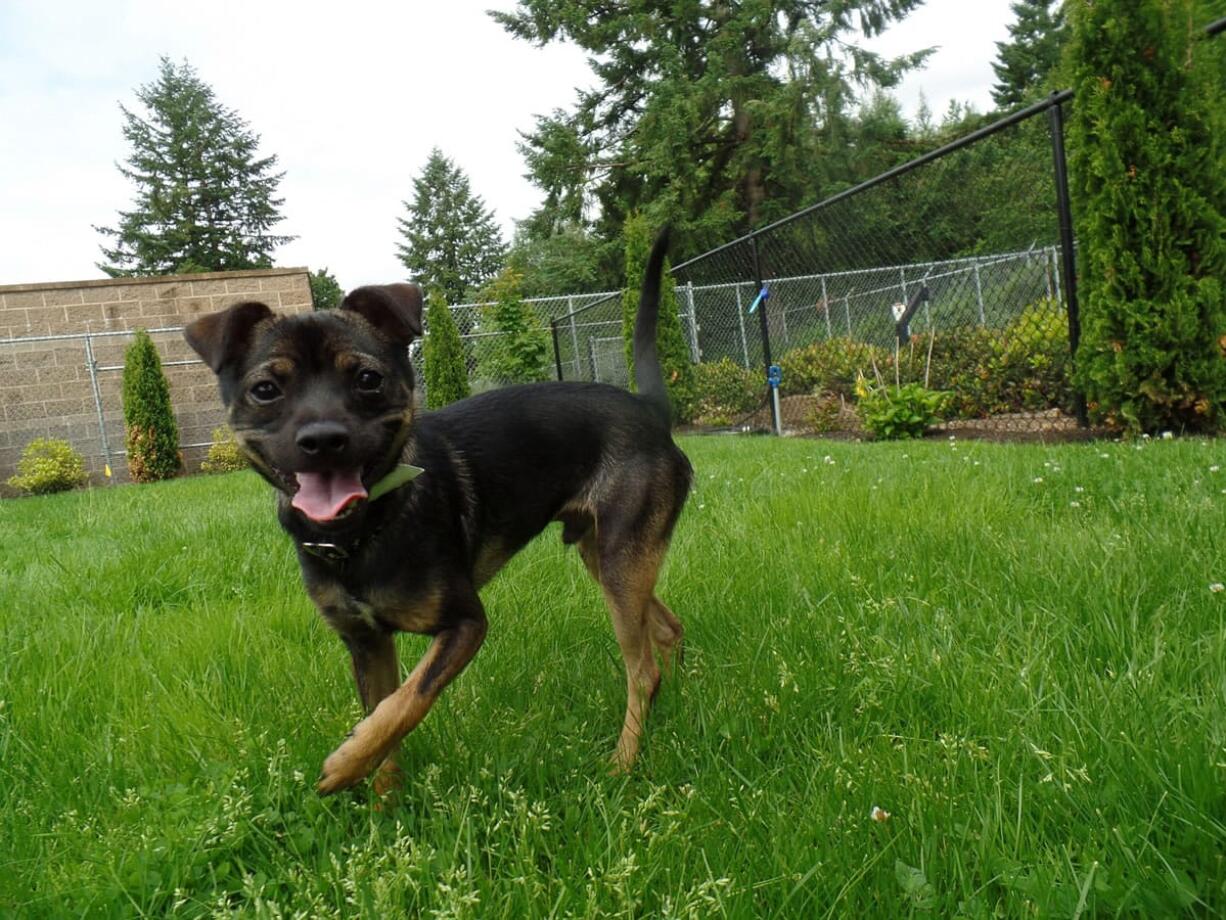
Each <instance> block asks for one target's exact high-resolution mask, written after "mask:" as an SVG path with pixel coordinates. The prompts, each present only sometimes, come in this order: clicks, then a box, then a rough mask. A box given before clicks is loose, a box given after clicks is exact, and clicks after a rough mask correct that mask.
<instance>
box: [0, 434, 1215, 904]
mask: <svg viewBox="0 0 1226 920" xmlns="http://www.w3.org/2000/svg"><path fill="white" fill-rule="evenodd" d="M684 447H685V449H686V450H687V451H688V452H689V454H690V456H691V458H692V460H693V462H694V466H695V469H696V471H697V492H696V493H695V494H694V495H693V496H692V498H691V500H690V504H689V506H688V507H687V509H686V512H685V514H684V516H683V517H682V520H681V523H680V525H679V528H678V533H677V536H676V539H675V540H674V544H673V551H672V553H671V555H670V562H669V564H668V566H667V567H666V570H665V574H664V578H663V582H662V588H661V592H660V593H661V596H662V597H663V598H664V599H665V600H666V601H667V602H668V603H669V605H670V606H671V607H672V608H673V609H674V610H675V611H676V612H677V614H678V615H679V616H680V617H681V618H682V620H683V621H684V622H685V624H686V628H687V655H686V659H685V664H684V667H683V669H682V671H681V673H680V674H679V675H678V676H677V677H676V678H675V679H673V680H672V681H666V682H665V684H664V686H663V687H662V691H661V694H660V698H659V700H658V702H657V705H656V708H655V711H654V712H653V714H652V719H651V722H650V724H649V730H648V733H647V739H646V746H645V750H644V753H643V756H642V757H641V759H640V761H639V766H638V768H637V770H636V772H635V773H634V774H633V775H632V776H631V777H629V778H613V777H610V776H608V775H606V768H605V758H606V756H607V754H608V753H609V751H610V750H611V749H612V746H613V742H614V740H615V739H616V735H617V731H618V729H619V727H620V724H621V718H622V713H623V708H624V679H623V676H622V665H621V659H620V656H619V654H618V652H617V648H616V645H615V642H614V639H613V633H612V629H611V627H610V625H609V623H608V618H607V615H606V613H605V610H604V607H603V604H602V603H601V600H600V598H599V595H598V592H597V590H596V588H595V586H594V585H593V584H592V583H591V582H590V581H589V579H588V577H587V575H586V573H585V571H584V569H583V566H582V564H581V563H580V561H579V559H578V558H577V556H576V555H575V553H574V552H573V551H567V550H564V548H563V547H562V545H561V542H560V540H559V536H558V532H557V530H556V528H554V529H552V530H551V531H550V532H549V533H547V534H546V536H545V538H543V539H541V540H540V541H538V542H537V543H536V544H534V545H533V546H532V547H530V548H529V550H528V551H526V552H524V553H523V554H522V555H521V556H520V557H518V558H517V559H516V560H515V561H514V562H513V563H512V564H511V565H510V566H509V567H508V568H507V570H506V571H504V572H503V574H502V575H500V576H499V577H498V579H496V580H495V582H494V583H493V584H492V585H491V586H490V587H489V588H488V589H487V590H486V592H485V601H486V607H487V610H488V612H489V616H490V622H491V628H490V633H489V638H488V639H487V641H486V644H485V647H484V648H483V649H482V651H481V652H480V654H479V655H478V656H477V658H476V660H475V662H474V663H473V665H472V667H470V668H469V670H468V671H467V672H466V673H464V674H463V675H461V677H460V678H459V679H458V680H457V681H456V683H455V684H453V685H452V687H451V688H450V689H449V690H448V691H447V692H446V693H445V694H444V696H443V699H442V700H441V701H440V703H439V705H438V706H437V707H436V708H435V710H434V712H433V713H432V714H431V715H430V716H429V718H427V720H426V721H425V723H424V724H423V725H422V726H421V727H420V728H419V729H418V731H417V732H415V733H414V734H412V735H410V736H409V738H408V739H407V741H406V743H405V745H404V754H403V760H402V762H403V764H404V766H405V768H406V775H407V783H406V788H405V790H404V792H403V794H402V796H401V797H400V798H399V799H398V800H397V801H395V802H391V803H388V805H387V806H385V807H383V808H382V809H379V808H376V807H375V802H374V801H373V799H372V797H371V796H370V794H369V792H368V791H366V790H365V789H363V790H362V791H360V792H358V793H356V794H353V793H348V794H341V795H339V796H336V797H333V798H329V799H324V800H321V799H319V798H317V797H316V795H315V793H314V792H313V780H314V778H315V775H316V773H317V771H318V768H319V765H320V763H321V762H322V760H323V758H324V757H325V756H326V755H327V754H328V752H329V751H330V750H331V749H332V747H334V746H335V745H336V744H337V743H338V742H339V741H340V740H341V739H342V737H343V736H344V733H345V732H346V731H347V730H348V729H349V728H350V727H351V725H352V724H353V722H354V721H355V719H356V717H357V716H358V714H359V712H358V704H357V698H356V694H355V692H354V690H353V688H352V686H351V678H350V675H349V666H348V660H347V656H346V655H345V653H344V650H343V647H342V646H341V644H340V642H339V640H338V639H337V638H336V637H335V636H334V635H333V634H332V633H330V632H329V630H328V629H327V628H326V627H325V625H324V624H323V622H322V621H321V620H320V619H319V618H318V616H317V615H316V614H315V613H314V611H313V608H312V607H311V605H310V603H309V602H308V600H307V598H306V595H305V594H304V592H303V591H302V589H301V587H300V585H299V578H298V572H297V565H296V562H295V560H294V557H293V554H292V552H291V549H290V545H289V543H288V540H287V539H286V538H285V537H284V536H283V535H282V534H281V533H280V532H279V530H278V529H277V527H276V523H275V521H274V519H273V515H272V499H271V497H270V495H269V494H268V490H267V488H266V487H265V486H264V484H263V483H262V482H260V481H259V480H257V479H256V477H255V476H254V475H253V474H250V473H238V474H230V475H226V476H217V477H197V478H193V479H185V480H178V481H174V482H170V483H166V484H163V485H159V486H144V487H116V488H113V489H104V490H95V491H92V492H84V493H77V494H70V495H63V496H53V497H49V498H43V499H28V500H18V501H7V502H3V503H0V554H2V556H0V558H2V559H3V573H4V577H3V579H2V580H0V638H2V639H3V647H4V654H3V656H2V657H0V840H2V841H3V845H2V846H0V916H8V915H13V916H22V917H26V916H42V915H51V916H63V915H84V914H88V915H91V916H98V915H101V916H106V915H134V914H145V915H166V914H175V915H182V916H198V915H206V914H212V913H219V912H220V913H224V912H227V911H230V910H239V911H242V912H244V913H246V914H249V915H251V916H291V915H298V916H304V917H321V916H330V915H335V916H345V917H352V916H358V915H362V916H370V917H376V916H381V917H394V916H398V915H406V914H407V915H416V914H421V915H424V916H429V915H433V916H446V917H462V916H463V917H482V918H485V917H545V916H557V917H566V916H578V917H595V916H600V917H606V916H626V917H661V916H669V917H710V916H725V915H726V916H735V917H762V916H788V917H851V916H880V917H905V916H917V915H933V916H953V915H961V916H967V917H995V916H1001V915H1003V916H1035V915H1038V916H1114V915H1117V914H1120V913H1126V914H1132V915H1138V916H1169V915H1174V914H1180V913H1185V914H1188V915H1194V916H1209V915H1218V916H1220V915H1222V914H1223V913H1226V592H1220V593H1219V592H1218V591H1215V590H1212V589H1211V585H1214V584H1215V583H1217V582H1226V556H1224V554H1223V548H1224V546H1226V442H1202V441H1175V442H1147V443H1142V444H1135V445H1132V444H1090V445H1070V446H1060V447H1041V446H1034V445H992V444H977V443H950V442H944V441H942V442H931V441H929V442H924V443H908V444H881V445H861V444H849V443H829V442H821V441H799V440H785V441H777V440H772V439H767V438H731V437H728V438H715V437H709V438H690V439H686V440H685V441H684ZM1219 467H1221V468H1222V469H1221V470H1219ZM408 564H411V560H409V563H408ZM424 647H425V640H424V639H422V638H420V637H414V636H404V637H402V638H401V643H400V648H401V651H402V654H403V655H404V656H405V658H406V659H409V658H413V657H415V656H416V655H418V654H420V652H421V651H422V650H423V649H424ZM874 806H876V807H877V808H880V809H883V810H884V811H886V812H888V813H889V815H890V816H889V818H888V819H887V820H873V819H872V818H871V817H870V812H871V811H872V810H873V808H874Z"/></svg>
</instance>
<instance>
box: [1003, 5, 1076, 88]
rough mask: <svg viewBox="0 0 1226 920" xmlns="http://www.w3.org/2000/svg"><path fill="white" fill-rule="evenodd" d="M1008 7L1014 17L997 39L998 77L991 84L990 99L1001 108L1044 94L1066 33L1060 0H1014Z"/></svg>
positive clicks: (1056, 65)
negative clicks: (1001, 38)
mask: <svg viewBox="0 0 1226 920" xmlns="http://www.w3.org/2000/svg"><path fill="white" fill-rule="evenodd" d="M1053 3H1054V4H1055V6H1054V8H1053ZM1010 8H1011V9H1012V10H1013V15H1014V16H1016V17H1017V18H1016V19H1015V20H1014V22H1013V24H1012V25H1010V26H1009V40H1008V41H1003V42H997V43H996V60H995V61H993V62H992V70H994V71H995V72H996V79H997V80H998V81H999V82H997V83H996V85H995V86H993V87H992V99H993V101H994V102H995V103H996V106H997V108H1001V109H1011V108H1015V107H1017V106H1020V105H1022V104H1024V103H1027V102H1032V101H1034V100H1035V99H1037V98H1038V97H1039V96H1041V95H1043V93H1044V92H1045V91H1046V90H1047V89H1048V86H1047V82H1048V76H1049V75H1050V74H1051V73H1052V72H1053V71H1054V70H1055V69H1056V68H1057V67H1058V66H1059V64H1060V57H1061V55H1062V54H1063V52H1064V45H1065V40H1066V38H1067V35H1068V29H1067V28H1066V26H1065V22H1064V7H1063V3H1062V2H1061V0H1016V2H1015V3H1013V4H1012V5H1011V7H1010Z"/></svg>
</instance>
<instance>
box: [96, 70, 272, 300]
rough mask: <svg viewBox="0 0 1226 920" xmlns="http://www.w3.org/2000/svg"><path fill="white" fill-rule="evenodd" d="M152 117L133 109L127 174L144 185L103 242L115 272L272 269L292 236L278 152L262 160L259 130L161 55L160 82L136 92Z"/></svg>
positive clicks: (127, 130) (105, 266)
mask: <svg viewBox="0 0 1226 920" xmlns="http://www.w3.org/2000/svg"><path fill="white" fill-rule="evenodd" d="M136 98H137V99H138V100H140V102H141V104H142V105H143V106H144V107H145V108H146V110H147V115H146V117H141V116H140V115H138V114H136V113H133V112H130V111H129V110H128V109H127V108H125V107H124V106H122V105H121V106H120V111H122V112H123V115H124V121H125V124H124V128H123V135H124V138H125V139H126V140H127V141H128V143H129V144H131V146H132V153H131V155H130V156H129V157H128V159H127V161H126V165H124V166H120V167H119V171H120V172H121V173H122V174H123V175H124V176H125V177H126V178H128V179H130V180H132V182H133V183H134V184H135V185H136V199H135V201H134V203H133V208H132V210H130V211H120V212H119V222H118V224H117V226H115V227H95V228H94V229H96V230H98V231H99V232H100V233H102V234H104V235H106V236H107V237H110V238H111V240H112V241H113V243H114V245H113V247H112V248H108V247H107V246H105V245H104V246H103V247H102V254H103V256H104V258H105V259H106V263H98V267H99V268H100V269H102V270H103V271H104V272H106V273H107V274H108V275H110V276H112V277H122V276H128V275H162V274H172V273H183V272H199V271H227V270H231V269H242V268H267V267H269V266H271V265H272V251H273V250H274V249H275V248H276V247H277V246H279V245H281V244H282V243H286V242H288V241H290V240H291V239H293V237H289V236H276V235H273V234H272V233H270V232H269V231H270V230H271V228H272V227H273V226H274V225H276V224H277V223H279V222H280V221H281V219H282V218H281V214H280V210H279V209H280V207H281V205H282V203H283V199H281V198H278V197H276V193H277V186H278V184H279V183H280V182H281V178H282V176H283V175H284V173H279V172H274V171H273V170H274V169H275V167H276V165H277V158H276V157H275V156H268V157H258V156H257V155H256V148H257V147H258V146H259V141H260V138H259V135H257V134H255V133H253V132H252V131H251V129H250V128H249V127H248V126H247V123H246V122H245V121H243V119H242V118H240V117H239V116H238V114H237V113H236V112H234V111H233V110H232V109H227V108H226V107H225V106H223V105H222V104H221V103H219V102H218V101H217V100H216V99H215V98H214V96H213V90H212V89H211V88H210V87H209V86H208V84H206V83H205V82H204V81H202V80H201V79H200V78H199V77H198V76H197V75H196V71H195V70H194V69H193V68H192V67H191V65H190V64H187V63H186V62H184V63H183V64H181V65H178V66H176V65H175V64H173V63H171V62H170V61H169V60H168V59H166V58H162V61H161V71H160V73H159V76H158V79H157V80H156V81H155V82H153V83H149V84H147V85H145V86H141V87H139V88H138V89H137V91H136Z"/></svg>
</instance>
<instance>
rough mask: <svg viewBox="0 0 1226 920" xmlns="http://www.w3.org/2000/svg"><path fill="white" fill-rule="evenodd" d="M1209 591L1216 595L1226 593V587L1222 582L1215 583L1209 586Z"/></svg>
mask: <svg viewBox="0 0 1226 920" xmlns="http://www.w3.org/2000/svg"><path fill="white" fill-rule="evenodd" d="M1209 590H1210V591H1212V592H1213V593H1214V594H1220V593H1221V592H1223V591H1226V585H1224V584H1222V583H1221V582H1220V581H1215V582H1214V583H1213V584H1211V585H1210V586H1209Z"/></svg>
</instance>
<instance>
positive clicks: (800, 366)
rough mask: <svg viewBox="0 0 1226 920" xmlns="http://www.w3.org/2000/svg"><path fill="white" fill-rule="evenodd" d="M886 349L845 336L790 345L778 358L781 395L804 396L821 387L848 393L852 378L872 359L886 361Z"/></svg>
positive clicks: (852, 383)
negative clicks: (792, 346) (793, 346)
mask: <svg viewBox="0 0 1226 920" xmlns="http://www.w3.org/2000/svg"><path fill="white" fill-rule="evenodd" d="M888 356H889V352H888V351H887V350H886V349H884V348H879V347H877V346H875V345H868V344H866V343H864V342H857V341H855V340H853V339H848V338H833V339H825V340H824V341H821V342H814V343H813V344H812V345H806V346H805V347H803V348H793V349H792V350H791V351H789V352H787V354H785V355H784V356H783V357H782V358H781V359H780V360H779V367H780V369H781V370H782V371H783V380H782V381H781V382H780V386H779V393H780V395H781V396H807V395H810V394H813V393H820V392H821V391H823V390H826V391H829V392H831V393H834V394H835V395H836V396H846V397H850V396H852V395H853V394H854V392H855V386H856V378H857V377H858V376H859V375H860V374H863V373H866V372H867V371H868V370H869V369H870V368H871V367H872V366H873V363H874V362H876V363H877V364H878V365H882V364H884V363H885V362H886V360H887V358H888Z"/></svg>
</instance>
